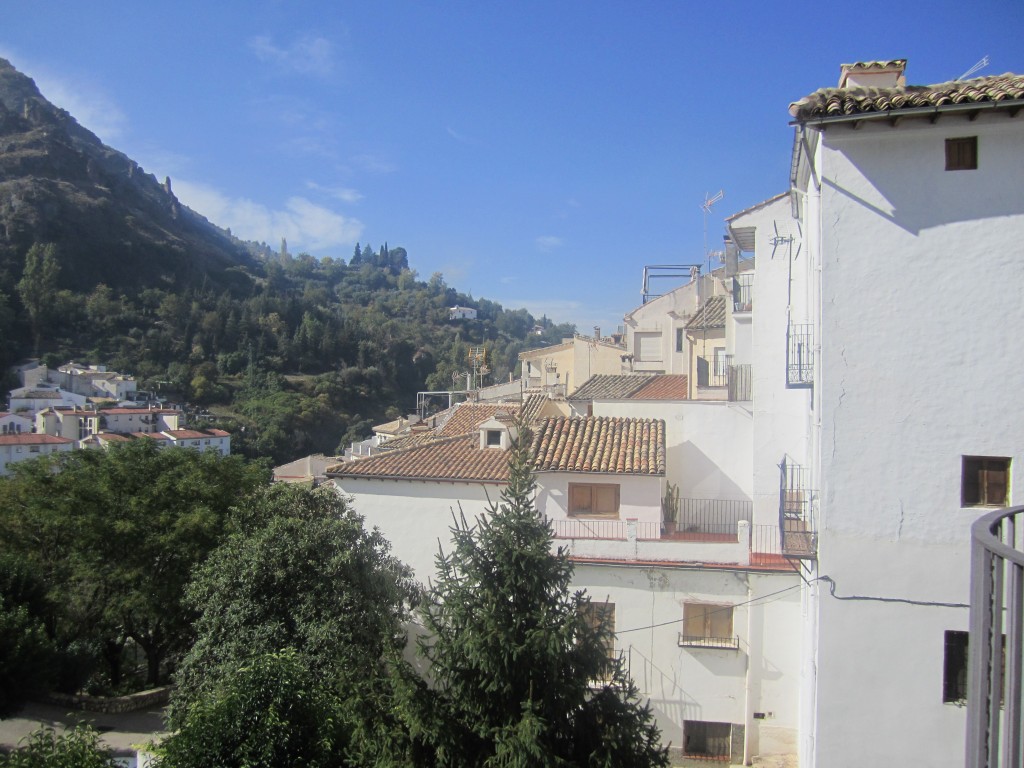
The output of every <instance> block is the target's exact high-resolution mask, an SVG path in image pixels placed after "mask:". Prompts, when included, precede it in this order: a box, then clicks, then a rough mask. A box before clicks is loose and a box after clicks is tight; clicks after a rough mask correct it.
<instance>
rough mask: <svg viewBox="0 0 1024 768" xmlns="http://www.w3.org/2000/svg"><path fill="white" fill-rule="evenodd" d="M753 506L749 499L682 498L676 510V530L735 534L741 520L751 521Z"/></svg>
mask: <svg viewBox="0 0 1024 768" xmlns="http://www.w3.org/2000/svg"><path fill="white" fill-rule="evenodd" d="M753 508H754V505H753V503H752V502H749V501H737V500H732V499H686V498H681V499H679V508H678V510H677V512H676V530H677V531H680V532H687V533H715V534H723V535H732V536H735V535H736V528H737V525H738V524H739V521H740V520H746V521H747V522H750V518H751V514H752V512H753Z"/></svg>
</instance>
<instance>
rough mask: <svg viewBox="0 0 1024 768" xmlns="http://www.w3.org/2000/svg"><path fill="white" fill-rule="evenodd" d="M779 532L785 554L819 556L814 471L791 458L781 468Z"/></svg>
mask: <svg viewBox="0 0 1024 768" xmlns="http://www.w3.org/2000/svg"><path fill="white" fill-rule="evenodd" d="M779 470H780V476H779V531H780V532H781V543H782V551H783V554H786V555H789V556H792V557H808V558H813V557H815V555H816V553H817V550H818V531H817V527H816V525H815V522H814V519H813V505H812V504H811V499H812V496H813V495H814V493H813V491H812V490H811V487H810V477H811V473H810V470H809V469H807V468H806V467H803V466H801V465H799V464H797V463H795V462H794V461H792V460H791V459H790V458H789V457H788V456H784V457H783V459H782V463H781V464H780V465H779Z"/></svg>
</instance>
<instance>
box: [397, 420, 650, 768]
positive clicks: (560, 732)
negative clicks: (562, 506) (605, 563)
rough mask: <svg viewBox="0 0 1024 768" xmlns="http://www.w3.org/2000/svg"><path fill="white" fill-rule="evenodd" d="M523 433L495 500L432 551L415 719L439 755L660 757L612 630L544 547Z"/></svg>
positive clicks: (626, 761) (628, 761)
mask: <svg viewBox="0 0 1024 768" xmlns="http://www.w3.org/2000/svg"><path fill="white" fill-rule="evenodd" d="M529 443H530V434H529V432H528V430H526V429H525V428H521V429H520V436H519V439H518V440H517V441H516V444H515V446H514V447H513V448H512V450H511V452H510V480H509V484H508V487H507V488H506V489H505V490H504V491H503V492H502V494H501V498H500V501H499V502H497V503H495V504H492V506H491V509H490V514H489V515H488V516H487V517H486V518H480V519H478V520H477V521H476V524H475V525H474V526H470V525H468V524H467V523H466V520H465V519H464V518H463V519H461V520H460V521H457V524H456V527H455V528H454V529H453V537H454V541H453V551H452V552H451V554H450V555H445V554H443V553H442V554H440V555H439V556H438V561H437V562H438V571H439V573H438V577H437V583H436V585H435V586H434V588H433V589H432V591H431V594H430V599H429V600H428V601H427V603H426V605H425V607H424V609H423V616H424V622H425V624H426V628H427V630H428V635H427V637H426V638H425V640H424V641H423V643H422V650H423V652H424V654H425V655H426V657H427V659H428V660H429V662H430V663H431V670H430V672H431V674H432V676H433V679H434V684H433V689H432V690H430V691H425V690H424V691H421V698H420V699H419V700H418V706H414V707H413V720H414V723H413V725H414V728H413V731H414V733H416V735H417V736H418V737H419V738H422V740H423V741H424V742H425V743H426V744H428V745H430V747H431V748H432V750H433V751H434V753H435V757H436V762H437V764H438V765H440V766H453V767H454V766H458V767H459V768H463V767H465V766H485V765H486V766H489V767H490V766H510V767H511V766H523V767H524V768H525V767H526V766H531V768H532V767H534V766H588V767H592V766H608V767H610V766H617V767H621V766H665V765H667V764H668V758H667V751H666V750H665V749H663V748H662V747H661V746H660V738H659V735H660V734H659V732H658V729H657V727H656V725H655V724H654V721H653V715H652V714H651V711H650V708H649V707H648V706H647V705H645V704H642V703H641V702H640V701H639V699H638V696H637V689H636V687H635V686H634V685H633V682H632V680H630V678H629V676H628V674H627V673H626V671H625V670H624V669H623V665H622V661H621V659H609V657H608V653H607V647H608V646H607V643H606V641H607V639H608V637H609V631H610V630H609V629H608V628H607V627H600V626H599V627H597V628H594V627H592V626H591V625H590V624H589V623H588V621H587V618H586V611H587V606H588V604H589V598H587V597H586V595H585V594H584V593H583V592H575V593H573V592H570V586H569V585H570V581H571V579H572V572H573V568H572V564H571V563H570V562H569V559H568V556H567V555H566V553H565V551H564V550H562V549H559V550H558V552H557V554H555V553H552V550H551V544H552V540H553V534H552V531H551V526H550V524H549V523H548V522H547V521H546V520H544V519H542V518H541V516H540V514H539V513H538V512H537V510H536V508H535V507H534V505H533V496H534V490H535V482H534V479H533V476H532V474H531V466H530V455H531V452H530V448H529Z"/></svg>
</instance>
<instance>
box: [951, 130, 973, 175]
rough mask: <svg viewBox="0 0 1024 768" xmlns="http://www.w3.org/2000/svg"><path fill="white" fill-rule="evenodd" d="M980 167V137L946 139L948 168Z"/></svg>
mask: <svg viewBox="0 0 1024 768" xmlns="http://www.w3.org/2000/svg"><path fill="white" fill-rule="evenodd" d="M977 167H978V137H977V136H965V137H963V138H959V139H946V170H947V171H973V170H975V169H976V168H977Z"/></svg>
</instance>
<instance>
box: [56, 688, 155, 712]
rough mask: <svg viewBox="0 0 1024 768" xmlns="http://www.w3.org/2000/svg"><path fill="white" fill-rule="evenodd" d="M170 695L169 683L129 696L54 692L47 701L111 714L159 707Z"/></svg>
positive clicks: (87, 710)
mask: <svg viewBox="0 0 1024 768" xmlns="http://www.w3.org/2000/svg"><path fill="white" fill-rule="evenodd" d="M170 697H171V686H169V685H168V686H163V687H162V688H153V689H151V690H148V691H139V692H138V693H133V694H130V695H128V696H89V695H87V694H84V693H83V694H76V695H73V696H72V695H68V694H66V693H52V694H50V695H49V696H48V697H47V699H46V701H47V703H48V704H56V705H59V706H62V707H70V708H72V709H81V710H85V711H86V712H102V713H104V714H108V715H109V714H117V713H121V712H139V711H141V710H144V709H150V708H152V707H159V706H162V705H164V704H166V703H167V702H168V700H169V699H170Z"/></svg>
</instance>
